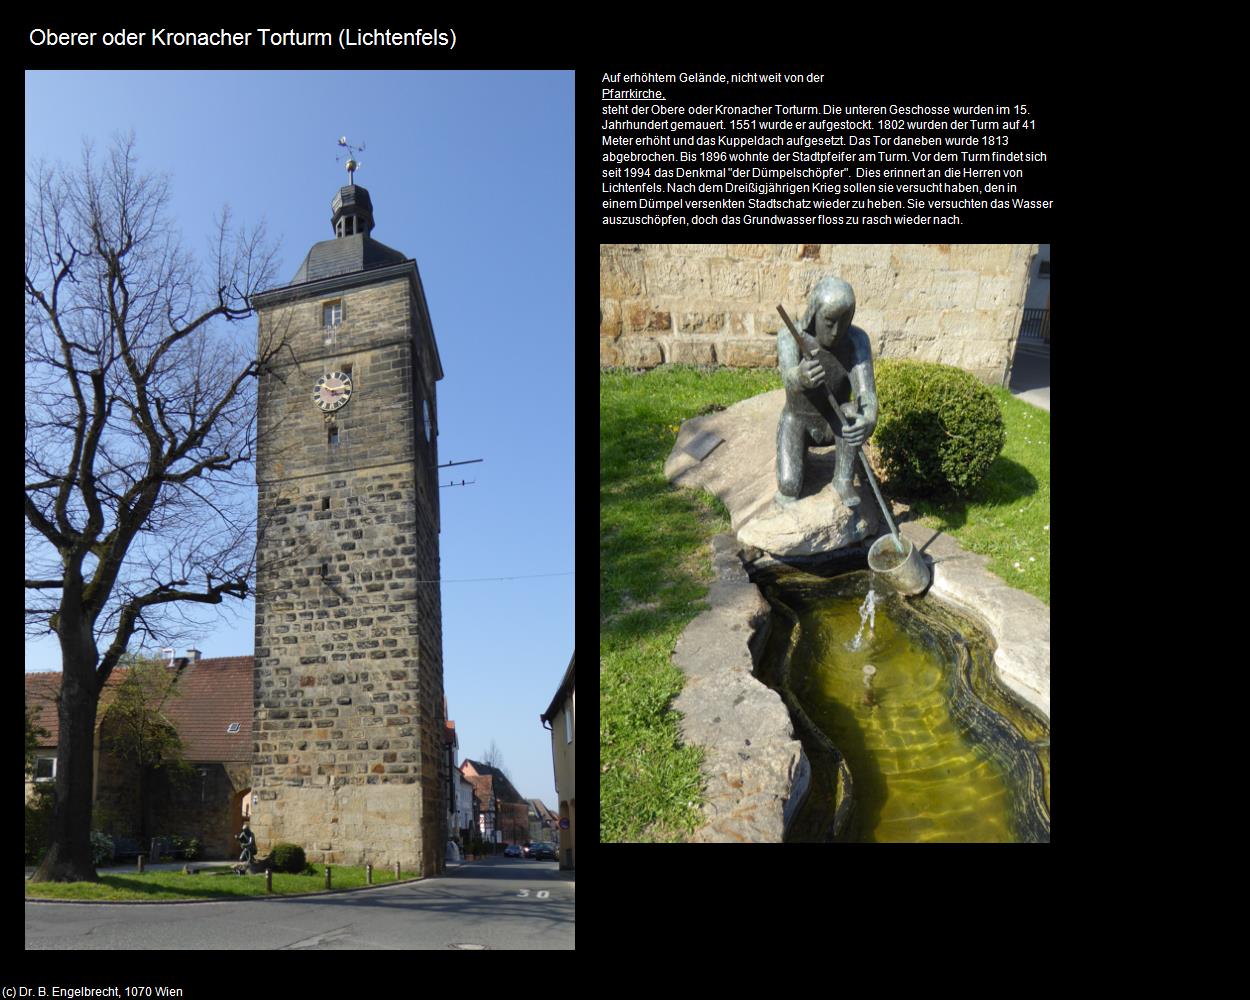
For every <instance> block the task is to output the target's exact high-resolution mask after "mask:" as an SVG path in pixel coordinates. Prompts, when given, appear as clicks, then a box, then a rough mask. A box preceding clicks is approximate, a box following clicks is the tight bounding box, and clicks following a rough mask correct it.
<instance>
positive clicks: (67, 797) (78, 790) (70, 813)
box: [31, 660, 99, 882]
mask: <svg viewBox="0 0 1250 1000" xmlns="http://www.w3.org/2000/svg"><path fill="white" fill-rule="evenodd" d="M62 662H63V664H64V666H65V667H67V668H68V667H69V666H70V663H69V662H68V660H63V661H62ZM78 673H79V672H78V671H73V670H70V669H66V670H65V672H64V673H62V675H61V697H60V704H59V708H58V712H57V714H58V716H59V718H60V726H61V731H60V734H59V736H58V737H57V752H56V753H57V765H56V794H55V796H54V802H53V806H52V846H51V848H49V850H48V854H47V856H46V857H45V858H44V859H43V862H42V864H40V865H39V868H38V870H37V871H36V872H35V874H34V875H33V876H32V877H31V881H32V882H98V881H99V876H98V875H96V870H95V862H94V861H93V859H92V854H91V792H92V777H93V773H94V761H93V759H92V757H93V752H94V749H95V716H96V705H97V700H98V699H97V693H96V691H95V685H94V683H92V682H91V681H89V682H88V683H86V684H84V683H83V682H82V680H81V679H80V676H76V674H78ZM86 673H87V676H88V677H90V678H92V681H93V680H94V674H95V671H94V668H93V669H90V670H88V671H86Z"/></svg>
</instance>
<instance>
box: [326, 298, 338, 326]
mask: <svg viewBox="0 0 1250 1000" xmlns="http://www.w3.org/2000/svg"><path fill="white" fill-rule="evenodd" d="M342 322H343V300H342V299H335V300H334V301H333V302H326V303H325V304H323V305H322V307H321V325H322V326H338V325H339V324H340V323H342Z"/></svg>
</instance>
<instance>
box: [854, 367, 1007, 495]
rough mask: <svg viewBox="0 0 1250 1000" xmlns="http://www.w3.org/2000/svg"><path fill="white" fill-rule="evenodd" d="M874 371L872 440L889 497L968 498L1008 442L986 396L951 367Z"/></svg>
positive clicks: (967, 376) (989, 395) (990, 395)
mask: <svg viewBox="0 0 1250 1000" xmlns="http://www.w3.org/2000/svg"><path fill="white" fill-rule="evenodd" d="M874 369H875V374H876V382H877V396H878V400H879V403H880V419H879V422H878V424H877V429H876V431H875V433H874V434H873V437H872V440H873V441H874V442H876V445H877V448H878V450H879V451H880V454H881V459H882V462H883V464H884V466H885V471H886V474H887V475H888V476H889V479H890V489H891V490H892V491H893V492H894V494H895V496H898V497H903V496H906V497H934V498H937V497H949V496H951V495H955V496H967V495H968V494H969V493H971V492H972V491H973V490H974V489H975V488H976V486H977V484H978V483H980V482H981V480H982V479H983V478H984V477H985V474H986V473H987V472H988V471H989V469H990V466H991V465H993V464H994V460H995V459H996V458H997V457H998V455H999V452H1001V451H1002V450H1003V444H1004V443H1005V442H1006V440H1007V433H1006V431H1005V430H1004V428H1003V415H1002V411H1001V410H1000V409H999V406H998V401H997V400H996V399H995V398H994V395H993V393H991V392H990V390H989V389H987V388H986V387H985V386H984V385H982V384H981V383H980V382H979V381H977V379H976V378H975V377H974V376H972V375H970V374H969V373H968V372H966V371H963V370H961V369H959V368H953V367H951V366H950V365H938V364H931V363H929V362H924V361H899V360H891V359H882V360H879V361H877V362H876V364H875V366H874Z"/></svg>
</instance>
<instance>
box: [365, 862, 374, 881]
mask: <svg viewBox="0 0 1250 1000" xmlns="http://www.w3.org/2000/svg"><path fill="white" fill-rule="evenodd" d="M365 885H373V865H365Z"/></svg>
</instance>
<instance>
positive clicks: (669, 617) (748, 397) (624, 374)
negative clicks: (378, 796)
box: [599, 243, 1050, 843]
mask: <svg viewBox="0 0 1250 1000" xmlns="http://www.w3.org/2000/svg"><path fill="white" fill-rule="evenodd" d="M599 266H600V288H599V294H600V302H599V305H600V331H599V359H600V507H599V520H600V630H599V638H600V765H599V766H600V796H601V813H600V815H601V821H600V840H601V841H602V842H605V843H638V842H679V843H713V842H720V843H778V842H792V843H797V842H817V843H835V842H838V843H888V842H892V843H1049V842H1050V244H1047V243H1041V244H1038V243H1032V244H1028V243H1021V244H1007V243H993V244H945V243H929V244H900V243H894V244H884V243H873V244H827V243H800V244H734V243H728V244H724V243H722V244H679V243H672V244H602V245H601V246H600V261H599Z"/></svg>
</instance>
